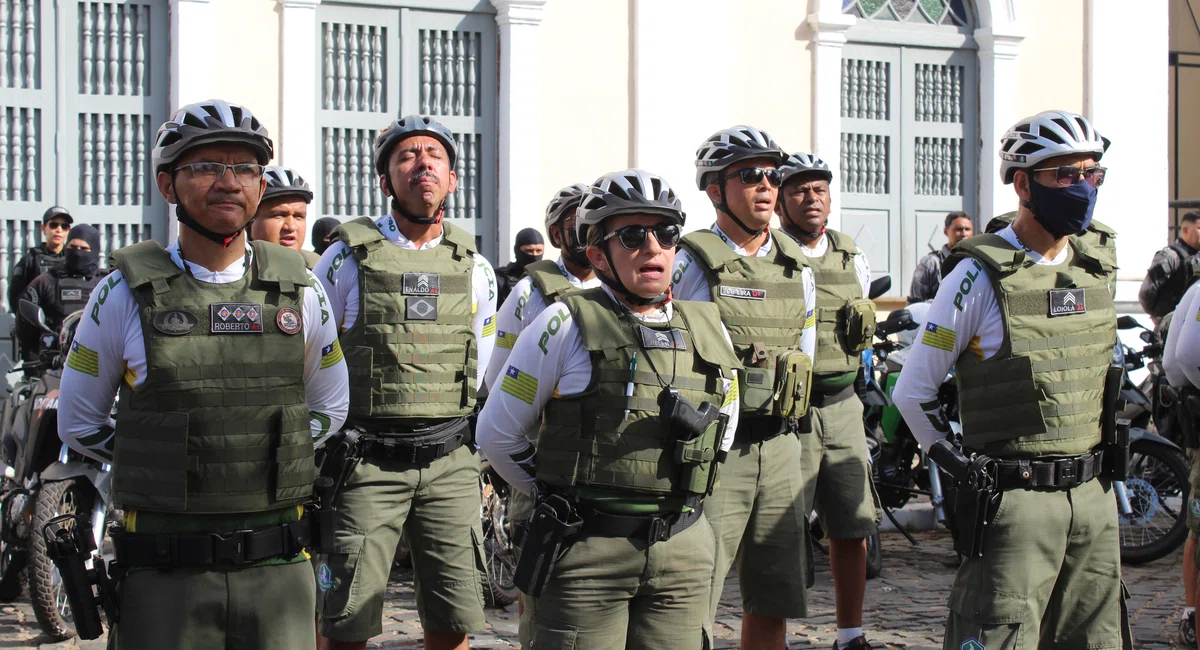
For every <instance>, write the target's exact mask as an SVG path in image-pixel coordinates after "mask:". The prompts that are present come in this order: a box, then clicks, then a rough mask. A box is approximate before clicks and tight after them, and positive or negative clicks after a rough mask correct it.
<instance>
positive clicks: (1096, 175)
mask: <svg viewBox="0 0 1200 650" xmlns="http://www.w3.org/2000/svg"><path fill="white" fill-rule="evenodd" d="M1033 171H1034V172H1054V180H1055V182H1057V183H1058V184H1059V185H1074V184H1076V183H1078V182H1079V179H1080V178H1081V177H1082V178H1084V179H1087V182H1088V183H1091V185H1092V187H1100V186H1101V185H1103V184H1104V176H1105V175H1106V174H1107V172H1108V168H1107V167H1101V166H1099V165H1096V166H1095V167H1088V168H1087V169H1080V168H1079V167H1076V166H1074V165H1063V166H1061V167H1042V168H1041V169H1035V170H1033Z"/></svg>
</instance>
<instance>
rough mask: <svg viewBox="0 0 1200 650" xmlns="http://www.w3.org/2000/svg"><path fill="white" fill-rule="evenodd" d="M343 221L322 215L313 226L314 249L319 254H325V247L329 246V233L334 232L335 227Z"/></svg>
mask: <svg viewBox="0 0 1200 650" xmlns="http://www.w3.org/2000/svg"><path fill="white" fill-rule="evenodd" d="M341 223H342V222H341V221H338V220H337V219H335V218H334V217H321V218H320V219H317V222H316V223H314V224H313V227H312V245H313V250H314V251H316V252H317V255H324V254H325V249H327V248H329V235H331V234H333V229H334V228H337V227H338V226H339V225H340V224H341Z"/></svg>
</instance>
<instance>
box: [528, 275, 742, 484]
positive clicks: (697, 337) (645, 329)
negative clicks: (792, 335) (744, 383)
mask: <svg viewBox="0 0 1200 650" xmlns="http://www.w3.org/2000/svg"><path fill="white" fill-rule="evenodd" d="M671 304H672V305H673V306H674V307H673V309H674V314H673V316H672V318H671V321H670V323H659V324H650V323H646V324H642V323H641V322H640V321H638V320H637V319H636V318H634V317H633V316H632V315H630V314H629V313H628V312H626V311H625V310H624V309H622V308H621V307H619V306H617V305H616V304H615V303H614V302H613V300H612V299H611V298H610V297H609V296H608V294H606V293H605V292H604V290H603V289H600V288H598V287H597V288H592V289H584V290H581V291H579V292H575V293H571V294H569V295H567V296H566V297H564V298H563V299H562V305H561V306H554V307H551V309H559V310H563V311H567V310H570V314H571V316H572V318H574V322H575V324H576V326H578V327H579V332H580V335H581V336H582V338H583V346H584V348H585V349H587V351H588V352H589V353H590V354H591V360H592V378H591V381H590V382H589V385H588V389H587V390H586V391H585V392H583V393H581V394H579V395H569V396H565V397H555V398H553V399H551V400H550V402H549V403H548V404H547V405H546V408H545V410H544V412H543V418H542V427H541V431H540V433H539V435H538V444H537V448H538V451H537V478H538V479H539V480H541V481H544V482H545V483H546V484H548V485H552V486H560V487H575V488H579V487H593V488H609V489H613V490H615V491H617V492H620V493H624V494H628V495H630V496H639V495H666V496H676V497H688V496H692V495H704V494H707V492H708V491H709V489H710V488H711V484H710V481H709V477H710V476H711V472H712V470H713V465H714V458H715V457H716V452H717V450H718V449H719V447H720V444H721V440H720V438H719V436H720V435H721V433H720V432H721V429H720V428H719V427H717V426H713V427H710V428H709V429H708V430H707V431H706V432H705V435H702V436H699V437H697V438H696V439H694V440H691V441H688V442H683V441H679V440H677V439H676V438H675V437H674V436H673V435H672V433H671V432H672V430H671V428H670V427H668V426H664V425H663V423H662V420H661V419H660V417H659V413H660V410H659V404H658V396H659V393H660V392H661V391H662V386H661V385H660V384H659V381H658V377H657V376H656V375H655V372H654V369H657V370H658V375H660V376H662V377H663V380H664V381H667V380H670V378H671V375H672V369H674V373H673V374H674V375H675V379H674V380H672V381H671V385H672V386H674V387H675V388H677V389H678V390H679V394H680V395H681V396H682V397H684V398H686V399H687V400H688V401H689V402H691V403H692V405H693V406H694V407H696V408H700V405H701V404H702V403H703V402H711V403H712V404H713V405H715V406H716V407H718V408H719V407H720V406H721V405H722V404H723V403H724V401H725V388H724V382H723V381H722V377H729V378H732V377H733V372H734V369H735V368H736V367H737V366H738V365H740V364H739V363H738V361H737V358H735V357H734V356H733V351H732V350H730V349H729V345H728V344H727V343H726V342H725V340H724V338H723V337H722V336H721V334H720V330H719V329H718V328H717V327H716V324H717V322H718V321H719V319H720V316H719V314H718V313H717V310H716V309H715V308H714V307H713V306H712V305H709V304H707V303H697V302H688V301H680V300H677V301H674V302H672V303H671ZM564 316H565V314H564ZM551 322H552V323H553V322H554V321H551ZM639 326H642V327H639ZM672 330H675V332H674V333H672ZM647 338H648V339H650V340H649V341H646V340H644V339H647ZM680 341H681V342H682V346H681V347H678V348H675V347H673V346H674V345H675V344H676V343H677V342H680ZM634 355H636V363H634V361H635V356H634ZM631 366H632V367H634V368H635V371H633V372H632V373H631V371H630V369H631ZM631 376H632V381H633V387H634V388H633V395H632V396H631V397H626V395H625V394H626V391H627V388H628V385H629V382H630V380H631ZM714 424H715V423H714Z"/></svg>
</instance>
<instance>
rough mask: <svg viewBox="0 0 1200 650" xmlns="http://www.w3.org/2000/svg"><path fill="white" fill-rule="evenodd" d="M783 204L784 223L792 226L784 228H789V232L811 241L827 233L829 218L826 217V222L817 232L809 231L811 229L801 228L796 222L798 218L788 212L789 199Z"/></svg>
mask: <svg viewBox="0 0 1200 650" xmlns="http://www.w3.org/2000/svg"><path fill="white" fill-rule="evenodd" d="M782 206H783V217H784V223H786V224H787V226H791V227H790V228H788V227H786V226H785V227H784V230H787V231H788V232H789V233H791V234H794V235H795V236H797V237H801V238H804V239H807V240H809V241H812V240H814V239H818V238H820V237H821V235H824V234H825V227H826V226H827V225H828V224H829V219H828V218H826V219H825V223H823V224H821V229H820V230H818V231H817V232H809V231H807V230H805V229H803V228H801V227H800V225H799V224H798V223H796V220H795V219H793V218H792V215H791V214H789V213H788V208H787V201H784V202H783V204H782Z"/></svg>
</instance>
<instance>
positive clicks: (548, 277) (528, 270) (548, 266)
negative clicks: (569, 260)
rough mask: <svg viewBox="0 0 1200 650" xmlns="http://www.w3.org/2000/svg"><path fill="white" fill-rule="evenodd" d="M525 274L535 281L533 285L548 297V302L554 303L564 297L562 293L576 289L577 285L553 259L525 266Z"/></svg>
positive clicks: (548, 303) (549, 303)
mask: <svg viewBox="0 0 1200 650" xmlns="http://www.w3.org/2000/svg"><path fill="white" fill-rule="evenodd" d="M525 274H526V275H528V276H529V279H530V280H531V281H532V282H533V286H535V287H537V289H538V291H540V292H542V295H543V296H545V298H546V304H547V305H552V304H554V303H556V302H558V301H559V300H560V299H561V298H562V294H563V293H565V292H567V291H570V290H572V289H575V288H576V287H575V285H573V284H571V281H570V280H568V279H567V276H565V275H563V272H562V269H560V268H558V264H557V263H555V262H553V261H551V260H538V261H536V262H534V263H532V264H530V265H529V266H526V267H525Z"/></svg>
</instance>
